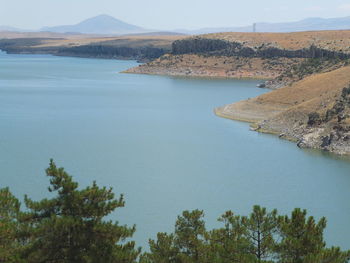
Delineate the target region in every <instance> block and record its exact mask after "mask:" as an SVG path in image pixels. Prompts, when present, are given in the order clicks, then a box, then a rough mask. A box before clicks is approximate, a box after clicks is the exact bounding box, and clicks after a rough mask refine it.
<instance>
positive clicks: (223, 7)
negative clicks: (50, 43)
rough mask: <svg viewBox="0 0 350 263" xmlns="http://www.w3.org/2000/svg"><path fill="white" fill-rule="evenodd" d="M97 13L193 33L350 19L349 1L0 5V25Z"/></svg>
mask: <svg viewBox="0 0 350 263" xmlns="http://www.w3.org/2000/svg"><path fill="white" fill-rule="evenodd" d="M99 14H109V15H112V16H114V17H116V18H118V19H121V20H123V21H125V22H128V23H132V24H135V25H139V26H143V27H146V28H151V29H162V30H166V29H177V28H188V29H194V28H202V27H229V26H242V25H249V24H252V23H253V22H281V21H283V22H284V21H295V20H299V19H303V18H307V17H340V16H350V0H332V1H330V0H289V1H285V0H240V1H237V0H172V1H171V0H124V1H121V0H0V25H10V26H15V27H20V28H25V29H37V28H40V27H42V26H54V25H62V24H74V23H77V22H80V21H81V20H83V19H86V18H89V17H92V16H95V15H99Z"/></svg>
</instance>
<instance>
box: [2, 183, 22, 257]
mask: <svg viewBox="0 0 350 263" xmlns="http://www.w3.org/2000/svg"><path fill="white" fill-rule="evenodd" d="M19 214H20V202H19V201H18V199H17V198H16V197H14V196H13V195H12V193H11V192H10V190H9V189H8V188H3V189H0V262H6V263H12V262H16V263H18V262H21V260H20V257H19V252H20V249H21V247H22V246H21V241H20V225H19V223H18V217H19Z"/></svg>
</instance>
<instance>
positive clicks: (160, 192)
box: [0, 53, 350, 249]
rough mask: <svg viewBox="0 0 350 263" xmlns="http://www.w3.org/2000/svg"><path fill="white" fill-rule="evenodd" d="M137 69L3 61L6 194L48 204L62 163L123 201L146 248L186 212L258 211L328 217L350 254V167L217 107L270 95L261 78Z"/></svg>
mask: <svg viewBox="0 0 350 263" xmlns="http://www.w3.org/2000/svg"><path fill="white" fill-rule="evenodd" d="M135 65H136V63H135V62H133V61H115V60H94V59H80V58H64V57H53V56H43V55H35V56H34V55H6V54H4V53H1V54H0V168H1V177H0V185H1V186H9V187H10V188H11V189H12V191H13V192H14V193H15V194H16V195H17V196H20V197H23V195H24V194H28V195H29V196H30V197H33V198H42V197H44V196H46V195H47V190H46V189H47V186H48V180H47V178H46V177H45V176H44V169H45V168H46V167H47V165H48V162H49V159H50V158H54V159H55V161H56V162H57V164H58V165H60V166H64V167H65V168H66V170H67V171H68V172H70V173H71V174H72V175H74V178H75V179H76V180H77V181H79V182H80V184H81V185H82V186H85V185H87V184H90V183H91V182H92V181H93V180H96V181H97V183H98V184H99V185H106V186H112V187H113V188H114V191H115V192H116V193H124V194H125V198H126V207H125V208H122V209H120V210H118V211H117V212H116V213H115V214H113V216H112V218H113V219H118V220H119V221H120V223H122V224H129V225H132V224H136V225H137V233H136V235H135V240H136V241H137V242H138V244H139V245H143V246H144V245H145V244H146V242H147V239H148V238H150V237H154V236H155V234H156V233H157V232H159V231H171V230H172V229H173V226H174V222H175V219H176V216H177V215H179V214H180V213H181V211H183V210H185V209H195V208H199V209H204V210H205V213H206V221H207V222H208V227H213V226H218V223H216V219H217V218H218V217H219V215H221V214H222V213H223V212H224V211H226V210H228V209H232V210H233V211H235V212H237V213H240V214H247V213H249V212H250V210H251V207H252V206H253V205H254V204H260V205H262V206H266V207H268V208H277V209H279V210H280V212H281V213H286V212H289V211H291V210H292V209H293V208H295V207H301V208H306V209H308V210H309V212H310V214H312V215H315V216H316V217H320V216H326V217H327V219H328V228H327V233H326V237H327V241H328V243H329V244H331V245H340V246H342V247H343V248H347V249H349V248H350V227H349V223H350V202H349V200H350V191H349V190H350V172H349V171H350V162H349V161H347V160H343V159H340V158H336V157H334V156H331V155H325V154H321V153H319V152H314V151H305V150H301V149H298V148H297V147H296V146H295V144H293V143H291V142H288V141H285V140H281V139H278V138H277V137H275V136H271V135H265V134H259V133H256V132H251V131H249V125H248V124H246V123H241V122H235V121H230V120H226V119H222V118H218V117H216V116H215V115H214V114H213V108H214V107H216V106H219V105H223V104H227V103H231V102H233V101H238V100H242V99H246V98H248V97H254V96H256V95H259V94H261V93H263V92H266V90H263V89H258V88H256V84H257V82H256V81H239V80H203V79H202V80H201V79H182V78H171V77H161V76H146V75H129V74H118V72H119V71H122V70H124V69H127V68H129V67H132V66H135Z"/></svg>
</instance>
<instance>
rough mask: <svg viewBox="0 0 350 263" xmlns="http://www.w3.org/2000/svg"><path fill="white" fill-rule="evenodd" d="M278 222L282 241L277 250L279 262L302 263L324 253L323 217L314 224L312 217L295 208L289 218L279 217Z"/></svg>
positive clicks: (324, 225) (324, 224) (324, 226)
mask: <svg viewBox="0 0 350 263" xmlns="http://www.w3.org/2000/svg"><path fill="white" fill-rule="evenodd" d="M279 221H280V222H279V225H280V226H279V229H280V235H281V237H282V240H281V243H280V244H279V245H278V246H277V250H278V252H279V260H280V262H288V263H304V262H307V260H309V259H310V258H314V257H319V256H320V255H322V254H323V253H325V246H326V244H325V242H324V240H323V231H324V229H325V228H326V219H325V218H324V217H323V218H321V219H320V220H319V222H316V221H315V219H314V218H313V217H312V216H310V217H307V212H306V210H301V209H299V208H297V209H295V210H294V211H293V212H292V215H291V217H288V216H284V217H280V219H279Z"/></svg>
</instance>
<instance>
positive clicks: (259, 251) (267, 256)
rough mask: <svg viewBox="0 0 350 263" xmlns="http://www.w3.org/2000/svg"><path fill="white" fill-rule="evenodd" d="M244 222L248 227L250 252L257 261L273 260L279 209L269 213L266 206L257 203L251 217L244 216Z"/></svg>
mask: <svg viewBox="0 0 350 263" xmlns="http://www.w3.org/2000/svg"><path fill="white" fill-rule="evenodd" d="M242 224H243V226H244V228H245V229H246V238H247V239H248V241H249V244H250V246H249V252H250V254H252V255H253V256H254V257H255V258H256V261H257V262H263V261H266V260H268V261H269V260H271V259H272V257H273V256H274V249H275V240H274V236H275V235H276V233H277V210H273V211H272V212H270V213H267V211H266V208H262V207H260V206H258V205H255V206H254V207H253V212H252V213H251V214H250V216H249V217H246V216H244V217H242Z"/></svg>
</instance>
